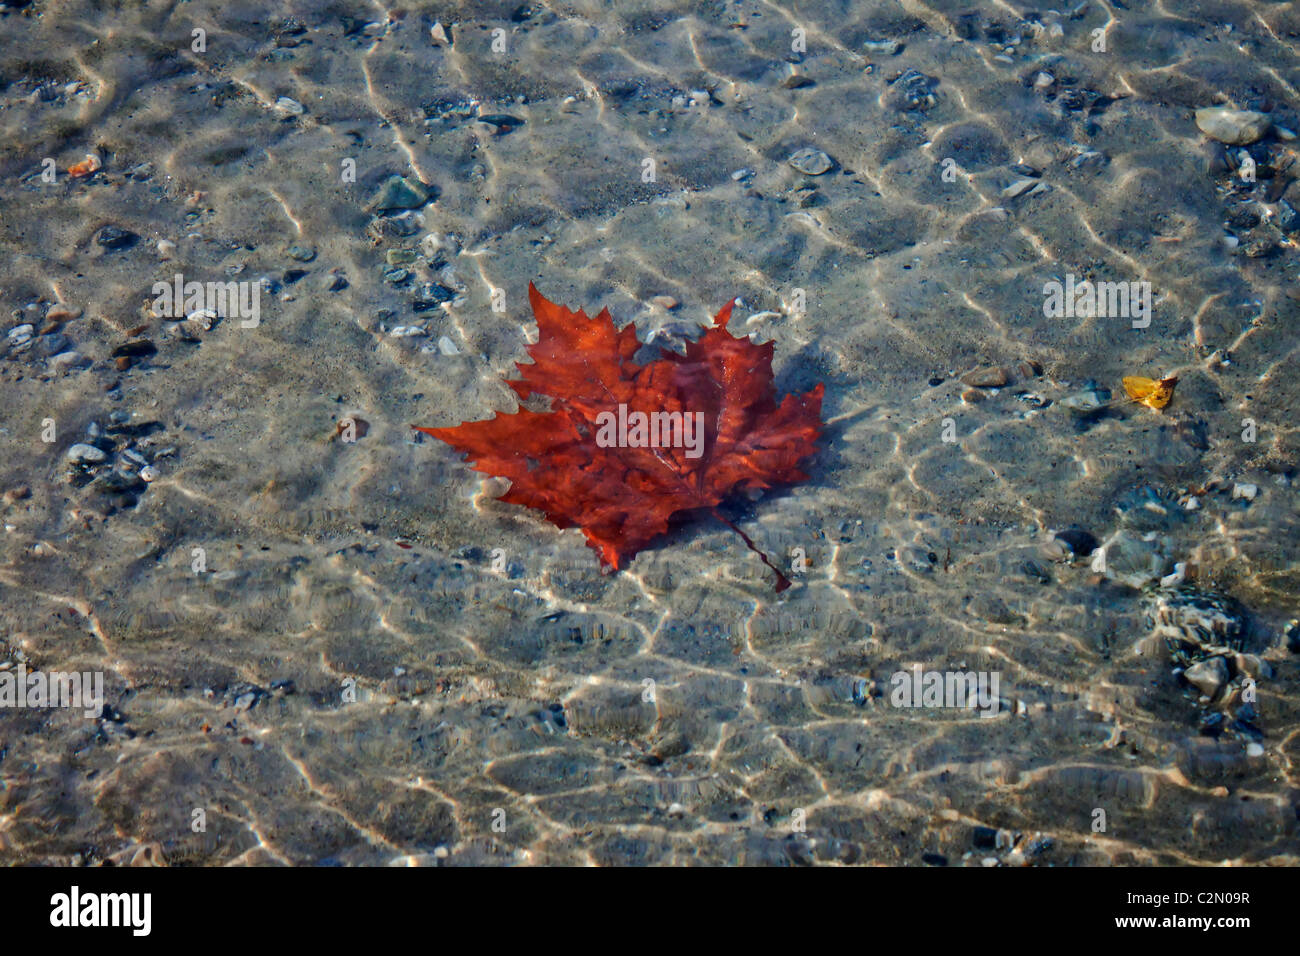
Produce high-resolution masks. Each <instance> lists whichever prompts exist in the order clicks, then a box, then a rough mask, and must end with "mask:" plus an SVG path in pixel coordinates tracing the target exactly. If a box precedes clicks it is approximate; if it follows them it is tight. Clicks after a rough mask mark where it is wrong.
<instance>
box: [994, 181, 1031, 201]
mask: <svg viewBox="0 0 1300 956" xmlns="http://www.w3.org/2000/svg"><path fill="white" fill-rule="evenodd" d="M1038 185H1040V184H1039V183H1038V182H1037V181H1035V180H1033V179H1021V180H1017V181H1016V182H1014V183H1012V184H1011V185H1010V186H1008V187H1007V188H1006V189H1004V190H1002V198H1003V199H1015V198H1017V197H1019V196H1023V195H1024V194H1025V193H1027V192H1029V190H1031V189H1033V188H1034V187H1035V186H1038Z"/></svg>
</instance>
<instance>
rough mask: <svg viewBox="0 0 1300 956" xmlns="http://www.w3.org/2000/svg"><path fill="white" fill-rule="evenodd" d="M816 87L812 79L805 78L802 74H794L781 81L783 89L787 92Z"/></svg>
mask: <svg viewBox="0 0 1300 956" xmlns="http://www.w3.org/2000/svg"><path fill="white" fill-rule="evenodd" d="M816 85H817V83H816V81H814V80H813V79H812V77H809V76H804V75H803V74H802V73H794V74H792V75H790V76H787V77H786V78H785V79H784V80H782V81H781V87H782V88H783V89H787V90H802V89H803V88H804V87H807V86H816Z"/></svg>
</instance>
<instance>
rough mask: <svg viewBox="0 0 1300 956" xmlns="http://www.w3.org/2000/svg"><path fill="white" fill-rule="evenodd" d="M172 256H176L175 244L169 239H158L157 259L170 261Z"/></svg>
mask: <svg viewBox="0 0 1300 956" xmlns="http://www.w3.org/2000/svg"><path fill="white" fill-rule="evenodd" d="M174 255H176V243H174V242H172V241H171V240H170V239H159V240H158V258H160V259H170V258H172V256H174Z"/></svg>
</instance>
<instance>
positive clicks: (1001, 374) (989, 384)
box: [961, 365, 1011, 388]
mask: <svg viewBox="0 0 1300 956" xmlns="http://www.w3.org/2000/svg"><path fill="white" fill-rule="evenodd" d="M961 380H962V382H963V383H964V384H966V385H970V386H971V387H973V388H1001V387H1002V386H1004V385H1006V384H1007V383H1008V382H1010V381H1011V373H1010V372H1008V371H1007V369H1006V367H1005V366H1002V365H997V366H993V367H990V368H977V369H975V370H974V371H973V372H967V373H966V374H965V375H963V376H962V377H961Z"/></svg>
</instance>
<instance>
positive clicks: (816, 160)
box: [788, 146, 834, 176]
mask: <svg viewBox="0 0 1300 956" xmlns="http://www.w3.org/2000/svg"><path fill="white" fill-rule="evenodd" d="M788 162H789V163H790V165H791V166H793V167H794V168H795V169H797V170H799V172H801V173H803V174H804V175H806V176H820V175H821V174H822V173H824V172H827V171H828V170H829V169H830V168H831V167H832V166H833V165H834V162H833V161H832V160H831V158H830V157H829V156H827V155H826V154H825V153H823V152H822V151H821V150H820V149H813V148H812V147H811V146H805V147H804V148H803V149H800V150H797V151H796V152H795V153H794V154H793V155H791V157H790V159H789V160H788Z"/></svg>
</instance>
